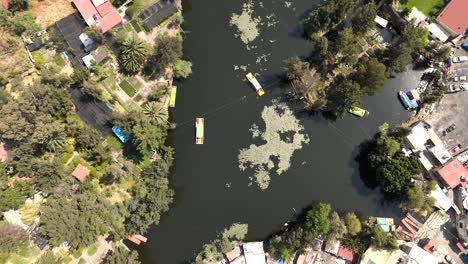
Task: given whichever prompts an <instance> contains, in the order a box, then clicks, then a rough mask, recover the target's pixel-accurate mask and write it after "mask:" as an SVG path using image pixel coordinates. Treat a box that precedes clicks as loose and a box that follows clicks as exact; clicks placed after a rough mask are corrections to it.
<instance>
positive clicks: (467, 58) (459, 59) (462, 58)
mask: <svg viewBox="0 0 468 264" xmlns="http://www.w3.org/2000/svg"><path fill="white" fill-rule="evenodd" d="M452 61H453V62H454V63H460V62H464V61H468V56H458V57H453V58H452Z"/></svg>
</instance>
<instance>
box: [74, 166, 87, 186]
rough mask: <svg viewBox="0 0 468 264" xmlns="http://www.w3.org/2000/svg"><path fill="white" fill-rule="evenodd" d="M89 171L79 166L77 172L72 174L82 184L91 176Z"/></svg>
mask: <svg viewBox="0 0 468 264" xmlns="http://www.w3.org/2000/svg"><path fill="white" fill-rule="evenodd" d="M89 172H90V171H89V169H88V168H86V167H85V166H83V165H81V164H78V166H76V168H75V170H74V171H73V172H72V175H73V177H75V178H77V179H78V180H79V181H80V182H84V181H85V180H86V177H87V176H88V175H89Z"/></svg>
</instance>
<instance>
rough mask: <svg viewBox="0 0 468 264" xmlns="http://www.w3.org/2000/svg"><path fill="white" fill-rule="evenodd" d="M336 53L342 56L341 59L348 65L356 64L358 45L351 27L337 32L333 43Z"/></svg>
mask: <svg viewBox="0 0 468 264" xmlns="http://www.w3.org/2000/svg"><path fill="white" fill-rule="evenodd" d="M333 48H334V50H335V52H336V53H337V54H339V55H340V56H342V57H343V59H342V61H343V62H344V63H346V64H348V65H354V64H356V62H357V60H358V57H357V56H358V54H359V52H360V45H359V43H358V37H357V36H356V35H355V34H354V32H353V30H352V29H351V28H346V29H344V30H341V31H340V32H339V33H338V37H337V39H336V41H335V43H334V45H333Z"/></svg>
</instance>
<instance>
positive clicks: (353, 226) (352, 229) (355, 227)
mask: <svg viewBox="0 0 468 264" xmlns="http://www.w3.org/2000/svg"><path fill="white" fill-rule="evenodd" d="M345 223H346V227H347V228H348V232H349V233H350V234H351V235H356V234H358V233H359V232H361V221H360V220H359V218H358V217H357V216H356V214H355V213H347V214H346V216H345Z"/></svg>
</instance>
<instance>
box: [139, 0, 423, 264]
mask: <svg viewBox="0 0 468 264" xmlns="http://www.w3.org/2000/svg"><path fill="white" fill-rule="evenodd" d="M314 2H315V3H318V1H305V0H297V1H295V2H292V5H291V6H290V7H289V8H286V7H285V2H279V1H273V2H267V1H265V2H264V3H263V5H264V8H261V7H260V6H259V4H258V2H256V4H255V8H254V10H255V12H254V15H257V16H262V17H263V20H264V22H267V19H266V18H265V16H266V15H269V14H271V13H274V14H275V15H276V20H278V21H279V23H278V24H277V25H276V27H268V26H267V25H266V23H265V25H263V26H261V28H260V30H261V33H260V36H259V37H258V38H257V39H256V41H254V42H253V45H256V46H257V48H256V49H252V50H250V51H249V50H247V49H246V46H245V44H244V43H242V42H241V41H240V39H238V38H235V37H234V34H235V30H234V28H232V27H230V26H229V20H230V17H231V14H232V13H233V12H234V13H238V14H240V12H241V9H242V3H243V2H242V1H241V0H231V1H215V0H199V1H193V0H189V2H188V3H186V4H185V6H184V8H185V10H184V16H185V21H186V22H185V26H184V28H185V30H186V39H185V43H184V46H185V51H184V52H185V57H186V58H187V59H190V60H191V61H192V62H193V63H194V68H193V71H194V74H193V76H191V77H190V78H189V79H188V80H186V81H184V82H181V83H178V84H177V85H178V87H179V89H178V92H177V96H178V97H177V107H176V108H175V109H174V110H172V111H171V114H172V116H173V119H174V121H175V122H176V123H178V124H179V125H178V128H177V130H176V131H175V132H173V134H172V135H171V140H172V142H173V145H174V147H175V149H176V152H177V154H176V162H175V166H174V168H173V172H172V175H171V182H172V184H173V188H174V189H175V190H176V199H175V203H174V204H173V208H172V209H171V210H170V211H169V212H168V213H167V214H165V215H164V216H163V217H162V219H161V223H160V224H159V225H158V226H156V227H154V228H152V229H151V230H150V232H149V233H148V234H147V236H148V237H149V242H148V243H147V244H145V245H142V246H140V247H139V250H140V254H141V258H142V260H143V263H164V264H167V263H176V264H178V263H184V262H185V261H187V260H188V259H190V258H192V257H193V256H194V253H195V252H197V251H199V250H200V249H201V246H202V245H203V244H204V243H206V242H209V241H210V240H212V239H214V238H215V237H216V234H217V232H220V231H221V230H222V229H223V228H225V227H227V226H229V225H230V224H232V223H233V222H244V223H247V224H248V225H249V234H248V239H250V240H254V239H263V238H265V237H266V236H268V235H269V234H270V233H271V232H272V230H274V229H275V228H277V227H278V226H280V225H282V223H284V222H285V221H287V220H289V219H291V218H292V217H293V216H294V210H299V209H300V208H302V207H304V206H306V205H307V204H308V203H310V202H311V201H313V200H321V201H324V202H328V203H331V204H332V206H333V207H334V208H336V209H338V210H352V211H358V212H360V213H361V214H363V215H378V216H392V215H397V214H399V211H398V210H397V209H396V208H395V207H390V206H388V205H383V204H382V203H381V201H380V199H381V196H380V194H379V192H378V191H374V190H369V189H367V188H366V187H365V186H364V185H363V183H362V181H361V180H360V178H359V173H358V171H357V166H356V164H355V162H354V156H355V155H356V151H357V146H358V145H359V143H360V142H361V141H363V140H364V139H365V138H368V137H370V136H371V135H373V134H374V133H375V131H376V129H377V127H378V126H379V125H381V124H382V123H383V122H388V123H390V124H397V123H401V122H402V121H403V120H405V119H406V118H407V117H408V113H407V112H405V111H404V110H403V108H402V107H401V105H400V103H399V101H398V99H397V97H396V93H397V91H399V90H400V89H403V90H407V89H409V88H411V87H414V86H416V85H417V82H418V79H419V76H420V75H421V73H420V72H409V73H405V74H403V75H399V76H397V78H395V79H392V80H390V81H389V82H388V83H387V84H386V85H385V87H384V89H383V90H382V92H380V93H378V94H376V95H374V96H372V97H368V98H365V99H364V101H363V103H362V107H363V108H365V109H367V110H369V111H370V113H371V114H370V116H369V117H367V118H365V119H358V118H355V117H353V116H347V117H346V118H344V119H343V120H340V121H338V122H329V121H326V120H324V119H323V118H321V117H319V116H308V115H304V114H300V113H298V115H297V116H298V117H299V118H300V120H301V124H302V125H303V126H304V127H305V130H306V132H307V133H308V135H309V137H310V144H309V145H307V146H306V147H304V148H303V149H302V150H300V151H297V152H296V153H295V154H294V156H293V157H292V160H291V168H290V169H289V170H288V171H287V172H285V173H284V174H283V175H281V176H273V177H272V181H271V183H270V187H269V189H268V190H266V191H261V190H260V189H259V188H257V187H256V186H251V187H248V183H249V179H248V177H249V176H250V175H249V174H248V173H241V172H240V171H239V168H238V164H237V155H238V153H239V150H240V149H241V148H245V147H248V146H249V145H250V144H251V143H253V142H252V139H251V133H250V132H249V131H248V130H249V128H250V126H251V125H252V123H254V122H255V123H257V124H259V123H260V122H259V121H260V120H261V117H260V114H261V111H262V109H263V107H264V106H265V105H269V104H270V103H271V101H272V100H273V99H275V98H279V97H280V96H281V94H282V89H283V88H281V87H279V86H278V85H275V83H278V82H277V81H276V80H277V77H275V76H277V75H279V74H281V72H282V69H281V62H282V61H283V60H284V59H286V58H288V57H290V56H293V55H299V56H306V55H307V54H308V52H309V50H310V46H309V45H310V44H309V43H308V42H307V41H305V40H304V39H302V38H301V33H300V32H301V31H300V28H298V24H299V19H300V17H301V16H302V15H303V14H304V13H305V12H306V10H310V9H311V8H313V5H314ZM262 40H263V41H262ZM269 40H275V42H274V43H270V41H269ZM262 54H271V55H270V56H268V61H267V62H262V63H261V64H259V65H257V64H256V60H257V56H261V55H262ZM247 64H250V66H249V67H248V70H249V71H252V72H258V73H261V77H260V78H259V80H260V82H261V83H263V84H264V86H265V87H266V93H267V94H266V95H265V96H262V97H261V98H258V97H256V96H255V94H254V92H253V90H252V88H251V87H250V86H249V85H248V84H247V83H246V82H245V81H244V74H245V73H244V72H243V71H234V65H247ZM243 96H247V97H246V99H245V100H241V98H242V97H243ZM293 109H294V106H293ZM195 117H205V145H203V146H196V145H195V144H194V139H193V136H194V129H193V124H194V121H195ZM303 162H305V164H304V165H301V164H303ZM226 183H229V184H230V186H231V187H230V188H227V187H226Z"/></svg>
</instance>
